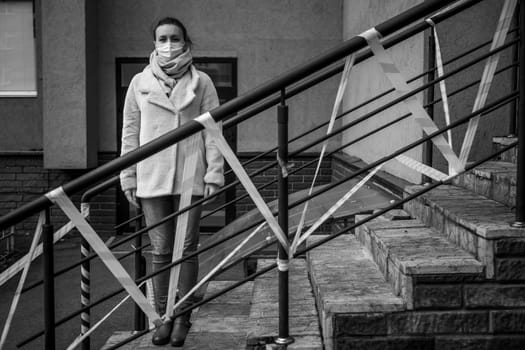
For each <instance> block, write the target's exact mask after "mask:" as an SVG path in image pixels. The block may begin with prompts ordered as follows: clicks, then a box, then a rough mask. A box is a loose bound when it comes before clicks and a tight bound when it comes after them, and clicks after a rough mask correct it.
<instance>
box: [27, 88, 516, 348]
mask: <svg viewBox="0 0 525 350" xmlns="http://www.w3.org/2000/svg"><path fill="white" fill-rule="evenodd" d="M517 95H518V92H517V91H513V92H511V93H510V94H508V95H506V96H504V97H502V98H499V99H498V100H496V101H494V102H492V103H490V104H487V105H486V106H485V107H483V108H481V109H479V110H477V111H475V112H472V113H470V114H468V115H467V116H465V117H462V118H460V119H458V120H456V121H454V122H452V123H451V124H450V125H448V126H446V127H443V128H441V129H439V130H437V131H436V132H434V133H431V134H429V135H427V136H425V137H423V138H421V139H419V140H417V141H414V142H412V143H410V144H408V145H406V146H404V147H402V148H400V149H398V150H397V151H395V152H393V153H391V154H389V155H387V156H385V157H383V158H381V159H379V160H377V161H375V162H373V163H371V164H369V165H368V166H366V167H363V168H362V169H360V170H358V171H356V172H354V173H352V174H351V175H349V176H347V177H345V178H343V179H340V180H338V181H336V182H333V183H331V184H329V185H326V186H325V187H324V188H323V189H320V190H316V191H314V192H313V193H312V194H311V195H308V196H305V197H303V198H300V199H298V200H296V201H294V202H293V203H291V204H289V205H288V209H291V208H294V207H296V206H298V205H300V204H302V203H304V202H306V201H308V200H310V199H312V198H314V197H317V196H319V195H321V194H322V193H324V192H326V191H328V190H330V189H333V188H335V187H337V186H339V185H341V184H343V183H345V182H347V181H350V180H351V179H354V178H356V177H358V176H361V175H363V174H364V173H366V172H368V171H370V170H372V169H373V168H375V167H376V166H378V165H380V164H383V163H385V162H387V161H390V160H392V159H393V158H395V157H397V156H398V155H400V154H403V153H405V152H407V151H409V150H411V149H413V148H415V147H417V146H419V145H421V144H423V143H425V142H427V141H429V140H431V139H432V138H434V137H436V136H437V135H440V134H442V133H444V132H446V131H447V130H449V129H453V128H455V127H457V126H459V125H462V124H465V123H467V122H468V121H469V120H470V119H472V118H474V117H476V116H480V115H481V116H484V115H486V114H488V113H490V112H492V111H494V110H496V109H498V108H500V107H502V106H504V105H506V104H507V103H509V102H511V101H513V100H514V99H516V97H517ZM440 183H441V182H437V183H436V184H440ZM403 203H404V202H403ZM385 212H386V211H385ZM275 213H276V211H274V213H273V214H274V215H275ZM263 221H264V219H260V220H254V222H253V223H252V224H251V225H249V227H247V228H245V231H246V230H249V229H251V228H254V227H255V226H257V225H259V224H260V223H261V222H263ZM240 233H242V232H239V233H235V234H232V235H230V236H228V237H227V238H225V239H224V240H222V241H221V243H222V242H224V241H226V240H228V239H230V238H233V237H236V236H237V235H239V234H240ZM215 243H216V244H215V245H214V246H216V245H218V244H220V243H217V242H215ZM200 253H202V249H199V250H197V251H195V252H193V253H191V254H188V256H186V257H184V258H181V259H178V260H176V261H174V262H172V263H170V264H167V265H166V266H164V267H163V268H161V269H159V270H158V271H155V272H152V273H149V274H147V275H146V276H143V277H141V278H139V279H136V280H135V282H136V283H137V284H138V283H142V282H143V281H146V280H147V279H149V278H151V277H153V276H155V275H157V274H160V273H162V272H164V271H168V270H169V269H171V268H172V267H173V266H176V265H178V264H180V263H181V262H183V261H184V260H186V259H189V258H191V257H194V256H197V255H198V254H200ZM300 253H301V254H304V252H303V251H298V252H297V254H300ZM123 291H124V288H119V289H118V290H116V291H114V292H112V293H110V294H108V295H106V296H104V297H101V298H100V299H98V300H97V301H94V302H92V303H91V305H89V306H87V307H83V308H80V309H79V310H77V311H75V312H72V313H71V314H69V315H68V316H65V317H64V318H62V319H60V320H58V321H56V322H55V327H57V326H60V325H61V324H63V323H65V322H67V321H69V320H71V319H72V318H74V317H76V316H78V315H79V314H80V313H82V312H84V311H86V310H89V309H91V308H92V307H94V306H96V305H98V304H100V303H102V302H104V301H106V300H108V299H110V298H112V297H114V296H116V295H118V294H119V293H121V292H123ZM198 305H201V304H200V303H198ZM192 307H193V306H192ZM195 307H196V306H195ZM190 309H191V308H190ZM190 309H188V310H190ZM183 311H187V310H183ZM181 314H182V313H180V312H179V313H177V314H175V315H174V317H176V316H177V315H181ZM43 333H44V332H43V331H41V332H38V333H35V334H34V335H32V336H30V337H29V338H27V339H26V340H24V341H23V342H21V343H19V344H17V346H23V345H25V344H27V343H29V342H30V341H32V340H34V339H36V338H38V337H39V336H41V335H43Z"/></svg>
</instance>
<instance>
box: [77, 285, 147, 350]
mask: <svg viewBox="0 0 525 350" xmlns="http://www.w3.org/2000/svg"><path fill="white" fill-rule="evenodd" d="M144 283H146V281H144V282H142V283H141V284H139V288H140V287H141V286H142V285H143V284H144ZM129 298H130V296H129V295H126V296H125V297H124V298H123V299H122V300H121V301H120V302H119V303H118V304H117V305H115V306H114V307H113V309H111V310H109V312H108V313H107V314H106V315H104V317H102V318H101V319H100V320H99V321H98V322H97V323H95V324H94V325H93V327H91V328H90V329H89V330H88V331H86V333H83V334H80V335H79V336H78V337H76V338H75V340H73V342H72V343H71V344H70V345H69V346H68V347H67V350H73V349H74V348H76V347H77V346H78V345H80V343H82V342H83V341H84V340H85V339H87V337H89V336H90V335H91V333H93V332H94V331H95V330H96V329H97V328H98V327H99V326H100V325H101V324H102V323H104V321H106V320H107V319H108V318H109V317H110V316H111V315H112V314H113V313H114V312H115V311H117V309H118V308H119V307H121V306H122V304H124V303H125V302H126V301H127V300H128V299H129ZM153 328H154V327H153Z"/></svg>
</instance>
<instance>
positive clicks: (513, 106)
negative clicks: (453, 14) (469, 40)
mask: <svg viewBox="0 0 525 350" xmlns="http://www.w3.org/2000/svg"><path fill="white" fill-rule="evenodd" d="M520 8H521V5H520V3H519V2H518V6H517V9H518V11H517V13H515V18H516V23H517V25H518V27H520V10H519V9H520ZM520 28H521V27H520ZM520 31H521V30H520ZM520 31H518V32H516V33H514V38H515V37H516V36H518V35H519V33H520ZM512 57H513V61H514V62H520V42H518V43H517V44H516V45H512ZM519 72H520V67H519V65H518V66H514V67H512V70H511V91H516V90H517V89H518V88H519V82H520V76H519V74H520V73H519ZM518 116H519V109H518V101H516V100H515V99H514V100H512V102H511V103H510V117H509V129H508V130H509V132H508V134H507V135H508V137H514V136H516V134H517V124H516V123H517V120H518Z"/></svg>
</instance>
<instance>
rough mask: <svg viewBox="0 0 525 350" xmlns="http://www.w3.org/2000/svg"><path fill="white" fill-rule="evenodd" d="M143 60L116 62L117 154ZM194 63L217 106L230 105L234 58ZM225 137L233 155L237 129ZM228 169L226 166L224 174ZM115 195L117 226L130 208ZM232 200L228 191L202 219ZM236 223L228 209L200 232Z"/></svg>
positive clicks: (233, 89)
mask: <svg viewBox="0 0 525 350" xmlns="http://www.w3.org/2000/svg"><path fill="white" fill-rule="evenodd" d="M148 62H149V59H148V58H146V57H130V58H128V57H126V58H123V57H120V58H117V59H116V67H115V68H116V87H117V91H116V92H117V95H116V102H117V147H118V150H120V146H121V136H122V111H123V109H124V99H125V97H126V91H127V89H128V86H129V84H130V82H131V79H132V78H133V76H134V75H135V74H137V73H139V72H141V71H142V70H143V69H144V67H146V65H147V64H148ZM193 62H194V64H195V66H196V67H197V69H199V70H201V71H203V72H206V73H207V74H208V75H209V76H210V77H211V79H212V80H213V83H214V85H215V88H216V89H217V94H218V96H219V100H220V103H221V104H222V103H224V102H226V101H229V100H231V99H233V98H235V97H236V96H237V58H233V57H194V58H193ZM224 136H225V138H226V140H227V141H228V143H229V144H230V147H231V148H232V149H233V151H234V152H236V151H237V127H232V128H229V129H226V130H224ZM228 170H229V166H228V165H227V164H226V165H225V171H228ZM233 181H235V176H233V175H228V176H226V183H227V184H228V183H231V182H233ZM117 192H118V198H117V201H118V206H117V208H118V209H117V222H124V221H125V220H127V219H128V218H129V217H130V214H129V207H128V204H127V201H126V198H125V197H124V194H123V193H122V191H117ZM234 198H235V188H232V189H229V190H227V191H226V192H225V194H224V195H222V196H220V197H219V198H217V199H216V200H215V201H213V202H212V203H209V204H206V205H204V207H203V215H205V214H207V213H210V212H212V211H215V210H216V209H217V208H219V207H220V206H222V205H223V204H225V203H227V202H229V201H231V200H233V199H234ZM234 219H235V206H233V205H230V206H228V208H227V209H222V210H219V211H217V212H216V213H214V214H212V215H210V216H208V217H207V218H205V219H204V220H202V222H201V231H203V232H216V231H217V230H218V229H220V228H222V227H224V226H225V225H226V224H228V223H230V222H231V221H233V220H234Z"/></svg>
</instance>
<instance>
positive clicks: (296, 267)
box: [247, 259, 323, 350]
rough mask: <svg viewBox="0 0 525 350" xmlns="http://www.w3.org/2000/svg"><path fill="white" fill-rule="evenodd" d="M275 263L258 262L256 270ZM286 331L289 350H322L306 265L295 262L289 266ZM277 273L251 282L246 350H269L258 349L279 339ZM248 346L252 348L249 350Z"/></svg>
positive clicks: (298, 260) (270, 261)
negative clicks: (287, 332)
mask: <svg viewBox="0 0 525 350" xmlns="http://www.w3.org/2000/svg"><path fill="white" fill-rule="evenodd" d="M274 262H275V260H269V259H259V260H258V261H257V268H258V269H261V268H264V267H266V266H268V265H270V264H272V263H274ZM288 275H289V296H290V297H289V327H290V335H291V336H292V337H293V338H294V340H295V341H294V343H292V344H290V345H289V346H288V349H290V350H291V349H301V350H322V349H323V343H322V340H321V334H320V331H319V328H320V327H319V318H318V316H317V310H316V308H315V301H314V296H313V293H312V287H311V285H310V281H309V280H308V273H307V269H306V262H305V260H303V259H295V260H293V261H292V262H291V263H290V266H289V273H288ZM278 298H279V289H278V272H277V270H276V269H275V270H272V271H270V272H268V273H266V274H264V275H262V276H260V277H258V278H256V279H255V281H254V288H253V299H252V303H251V309H250V320H249V322H248V331H247V337H248V340H247V344H248V348H250V349H251V348H255V349H264V348H272V347H271V345H268V347H264V345H260V344H263V343H265V341H266V340H268V339H273V338H274V337H276V336H277V335H278V330H279V308H278ZM250 346H251V347H250Z"/></svg>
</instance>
